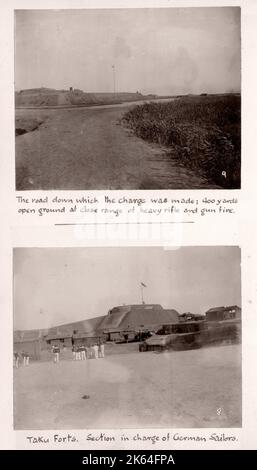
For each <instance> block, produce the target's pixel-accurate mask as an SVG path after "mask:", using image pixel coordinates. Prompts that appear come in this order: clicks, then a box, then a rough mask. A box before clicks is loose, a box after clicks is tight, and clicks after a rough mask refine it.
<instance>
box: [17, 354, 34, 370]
mask: <svg viewBox="0 0 257 470" xmlns="http://www.w3.org/2000/svg"><path fill="white" fill-rule="evenodd" d="M20 359H22V362H23V365H24V366H28V365H29V359H30V356H29V354H28V353H27V352H26V351H21V352H17V351H15V352H14V365H15V367H16V369H18V367H19V364H20Z"/></svg>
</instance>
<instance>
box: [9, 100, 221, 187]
mask: <svg viewBox="0 0 257 470" xmlns="http://www.w3.org/2000/svg"><path fill="white" fill-rule="evenodd" d="M129 106H131V105H128V104H126V105H125V104H123V105H112V106H103V107H95V108H73V109H47V110H46V109H35V110H33V109H32V110H31V109H23V110H22V109H17V110H16V118H19V119H20V121H22V119H30V118H32V119H33V118H35V117H36V118H37V119H41V120H43V121H44V122H43V124H41V126H40V127H39V128H38V129H37V130H35V131H33V132H28V133H26V134H23V135H20V136H18V137H16V188H17V190H30V189H43V190H45V189H60V190H88V189H91V190H94V189H98V190H99V189H201V188H211V187H212V188H215V186H211V185H210V183H208V182H207V181H206V180H205V179H204V178H202V177H200V176H199V175H197V174H195V173H194V172H193V171H191V170H189V169H186V168H184V167H182V166H179V164H178V162H177V161H176V160H175V159H174V160H172V158H171V157H170V156H168V155H167V152H166V151H165V149H163V148H160V147H159V146H158V145H152V144H149V143H147V142H144V141H143V140H141V139H139V138H137V137H135V136H134V135H133V134H132V133H131V132H130V131H128V130H127V129H125V128H124V127H123V126H121V125H120V124H119V121H120V119H121V117H122V115H123V113H124V112H125V111H126V110H127V109H128V108H129Z"/></svg>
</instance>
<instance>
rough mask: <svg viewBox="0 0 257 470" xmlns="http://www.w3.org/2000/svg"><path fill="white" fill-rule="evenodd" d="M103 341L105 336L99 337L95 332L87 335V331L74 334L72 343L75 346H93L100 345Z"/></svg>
mask: <svg viewBox="0 0 257 470" xmlns="http://www.w3.org/2000/svg"><path fill="white" fill-rule="evenodd" d="M102 341H103V335H100V334H99V335H97V334H96V333H95V332H94V331H92V332H91V333H87V332H85V331H80V332H77V333H74V334H73V336H72V343H73V344H74V346H87V347H90V346H93V345H94V344H99V343H100V342H102Z"/></svg>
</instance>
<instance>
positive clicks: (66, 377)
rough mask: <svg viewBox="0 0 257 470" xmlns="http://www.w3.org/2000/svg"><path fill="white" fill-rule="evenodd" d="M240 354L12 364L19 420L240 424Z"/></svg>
mask: <svg viewBox="0 0 257 470" xmlns="http://www.w3.org/2000/svg"><path fill="white" fill-rule="evenodd" d="M240 354H241V346H239V345H230V346H219V347H212V348H203V349H199V350H192V351H178V352H165V353H159V354H158V353H154V352H147V353H139V352H136V351H135V349H134V351H133V352H131V353H127V354H113V355H107V356H106V357H105V358H104V359H98V360H95V359H91V360H88V361H83V362H74V361H71V360H63V361H61V362H60V363H59V364H57V365H56V364H54V363H53V362H37V363H36V362H34V363H32V364H31V365H30V366H29V367H20V368H19V369H15V370H14V403H15V410H14V416H15V428H16V429H86V428H120V427H121V428H131V427H134V428H137V427H138V428H140V427H141V428H146V427H153V428H155V427H167V428H169V427H170V428H175V427H176V428H190V427H200V428H201V427H204V428H211V427H213V428H215V427H240V426H241V365H240V364H241V359H240V357H241V356H240ZM84 395H88V396H89V398H87V399H83V398H82V397H83V396H84Z"/></svg>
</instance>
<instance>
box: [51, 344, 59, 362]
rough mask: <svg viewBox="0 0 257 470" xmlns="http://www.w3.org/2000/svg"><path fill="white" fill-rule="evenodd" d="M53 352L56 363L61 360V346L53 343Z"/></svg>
mask: <svg viewBox="0 0 257 470" xmlns="http://www.w3.org/2000/svg"><path fill="white" fill-rule="evenodd" d="M52 352H53V354H54V363H55V364H56V363H57V362H59V360H60V348H59V346H57V345H55V344H54V345H53V347H52Z"/></svg>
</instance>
